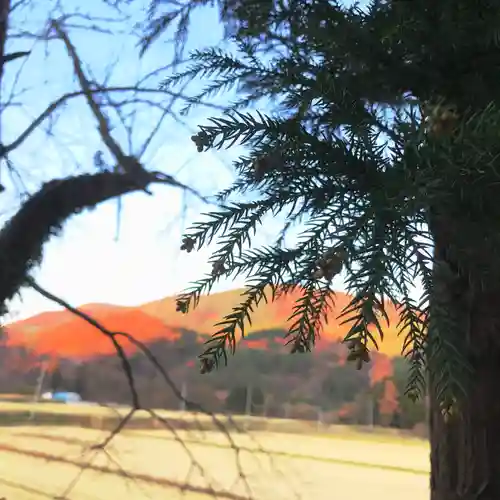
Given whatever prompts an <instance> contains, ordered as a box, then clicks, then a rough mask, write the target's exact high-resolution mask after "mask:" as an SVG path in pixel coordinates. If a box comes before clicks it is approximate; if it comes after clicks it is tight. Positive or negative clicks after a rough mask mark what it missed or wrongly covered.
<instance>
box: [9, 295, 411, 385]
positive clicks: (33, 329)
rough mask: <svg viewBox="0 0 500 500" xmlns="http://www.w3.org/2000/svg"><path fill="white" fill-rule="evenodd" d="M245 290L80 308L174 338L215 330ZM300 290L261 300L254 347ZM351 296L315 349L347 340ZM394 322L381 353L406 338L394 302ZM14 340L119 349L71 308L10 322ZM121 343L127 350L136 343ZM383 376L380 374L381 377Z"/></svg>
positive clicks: (85, 352) (86, 350)
mask: <svg viewBox="0 0 500 500" xmlns="http://www.w3.org/2000/svg"><path fill="white" fill-rule="evenodd" d="M241 292H242V290H231V291H229V292H223V293H215V294H213V295H210V296H205V297H202V298H201V300H200V303H199V306H198V307H197V308H196V309H195V310H194V311H192V312H190V313H189V314H186V315H183V314H180V313H178V312H176V305H175V297H167V298H165V299H161V300H158V301H154V302H150V303H147V304H144V305H142V306H138V307H121V306H115V305H111V304H87V305H85V306H82V307H81V309H82V310H83V311H85V312H86V313H88V314H89V315H90V316H92V317H93V318H95V319H96V320H97V321H99V322H100V323H102V324H103V325H104V326H105V327H107V328H109V329H110V330H120V331H124V332H127V333H130V334H131V335H133V336H134V337H135V338H136V339H137V340H140V341H142V342H145V343H147V342H151V341H153V340H160V339H174V338H177V337H178V336H179V335H180V333H179V330H180V329H187V330H191V331H195V332H198V333H200V334H205V335H210V334H212V333H214V332H215V327H214V324H215V323H216V322H217V321H220V319H221V318H222V317H223V316H224V315H225V314H228V313H229V312H230V311H231V309H232V307H234V306H235V305H237V304H238V303H239V301H240V300H241ZM298 297H299V294H298V292H295V293H294V294H290V295H286V296H283V297H280V298H279V299H278V300H277V301H276V302H274V303H270V304H265V303H261V304H260V305H259V307H257V308H256V310H255V312H254V314H253V315H252V324H251V325H248V327H247V330H246V333H247V334H248V341H249V342H248V344H249V346H252V347H259V348H266V346H267V343H266V341H263V340H257V339H255V340H253V339H252V335H251V333H252V332H256V331H262V330H274V329H276V330H285V329H286V328H287V326H288V325H289V323H288V318H289V316H290V314H291V313H292V309H293V306H294V302H295V300H296V299H297V298H298ZM350 299H351V298H350V296H348V295H347V294H345V293H342V292H338V293H337V295H336V300H335V309H334V310H333V311H332V312H331V314H330V315H329V317H328V324H327V325H325V329H324V332H323V335H322V337H321V338H320V339H319V340H318V342H317V344H316V349H322V347H323V346H326V345H327V344H331V342H332V341H339V340H342V339H343V338H344V336H345V334H346V333H347V331H348V328H349V327H348V325H341V324H340V322H341V321H339V320H338V319H337V316H338V314H339V313H340V311H341V310H342V308H344V307H345V306H346V305H347V304H348V303H349V301H350ZM387 314H388V316H389V318H390V326H385V329H384V341H383V342H381V343H380V347H381V352H382V353H384V354H386V355H387V356H390V357H392V356H397V355H400V353H401V346H402V339H401V338H399V337H398V336H397V334H396V327H397V323H398V319H399V318H398V313H397V311H396V308H395V306H394V305H392V304H388V305H387ZM6 329H7V333H8V335H9V342H11V343H13V344H23V345H26V346H28V347H30V348H32V349H34V350H35V351H36V352H38V353H46V354H49V353H57V354H58V355H59V356H69V357H78V358H84V357H89V356H92V355H96V354H111V353H114V347H113V345H112V343H111V341H110V339H108V338H107V337H106V336H104V335H103V334H102V333H101V332H99V331H98V330H97V329H95V328H94V327H93V326H91V325H90V324H88V323H86V322H85V321H84V320H82V319H81V318H78V317H76V316H74V315H73V314H72V313H70V312H68V311H56V312H46V313H42V314H38V315H36V316H33V317H32V318H28V319H26V320H22V321H17V322H14V323H11V324H9V325H6ZM121 340H122V343H123V345H124V347H125V349H126V350H130V349H131V348H132V347H131V346H130V345H129V343H128V342H126V341H123V339H121ZM377 363H382V364H381V365H379V364H377V366H375V367H374V374H373V376H374V377H375V379H376V380H380V377H382V378H384V376H383V375H384V374H385V376H387V373H388V371H387V370H388V369H387V366H386V364H384V363H385V362H384V361H380V362H377ZM377 377H378V378H377Z"/></svg>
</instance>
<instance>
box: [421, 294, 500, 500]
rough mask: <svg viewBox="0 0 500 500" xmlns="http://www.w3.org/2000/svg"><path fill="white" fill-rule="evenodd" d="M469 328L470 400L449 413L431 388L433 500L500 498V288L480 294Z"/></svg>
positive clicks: (468, 398)
mask: <svg viewBox="0 0 500 500" xmlns="http://www.w3.org/2000/svg"><path fill="white" fill-rule="evenodd" d="M458 307H460V304H458ZM470 331H471V339H472V343H471V346H470V352H469V356H468V358H469V361H470V363H471V365H472V368H473V370H474V373H473V377H472V383H471V385H470V386H469V391H468V395H467V398H466V400H465V401H464V402H463V403H462V405H461V406H460V407H459V410H458V411H457V412H455V413H453V414H452V415H450V416H448V418H446V417H445V416H443V414H442V413H441V411H440V409H439V408H438V407H437V405H436V404H435V398H432V393H431V400H434V401H433V404H432V409H431V416H430V419H431V421H430V428H431V500H493V499H495V500H498V499H500V287H499V288H498V289H496V290H488V291H482V292H479V293H478V294H477V295H476V298H475V301H474V307H473V308H472V314H471V323H470ZM431 390H432V383H431Z"/></svg>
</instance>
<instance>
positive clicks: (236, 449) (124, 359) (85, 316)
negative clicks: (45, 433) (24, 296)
mask: <svg viewBox="0 0 500 500" xmlns="http://www.w3.org/2000/svg"><path fill="white" fill-rule="evenodd" d="M27 283H28V284H29V285H30V286H31V287H32V288H33V289H34V290H36V291H37V292H38V293H39V294H40V295H42V296H43V297H45V298H46V299H48V300H50V301H51V302H54V303H56V304H58V305H59V306H61V307H63V308H64V309H66V310H68V311H69V312H71V313H72V314H74V315H75V316H78V317H79V318H81V319H83V320H84V321H86V322H87V323H89V324H90V325H92V326H93V327H94V328H96V329H97V330H99V331H100V332H101V333H103V334H104V335H105V336H106V337H108V338H109V339H110V340H111V341H112V343H113V346H114V347H115V349H116V351H117V354H118V356H119V358H120V361H121V363H122V367H123V370H124V372H125V375H126V378H127V382H128V384H129V388H130V391H131V393H132V402H133V404H132V408H131V409H130V411H129V412H128V413H127V414H126V415H125V417H124V418H123V419H122V420H120V422H119V424H118V425H117V426H116V427H115V429H113V430H112V431H111V433H110V434H109V435H108V436H107V437H106V439H105V440H104V441H103V442H101V443H99V444H96V445H94V446H93V448H96V449H97V448H103V447H105V446H107V445H108V444H109V443H110V442H111V441H112V439H113V438H114V437H115V436H116V435H117V434H119V433H120V431H121V430H122V429H123V428H124V427H125V425H126V424H127V422H128V421H130V419H131V418H132V417H133V416H134V414H135V412H136V411H137V410H140V409H142V410H145V411H147V412H148V413H149V414H150V415H151V416H153V417H155V418H156V419H157V420H159V421H160V422H162V423H163V424H164V425H165V426H166V427H168V428H169V430H170V431H171V432H172V433H173V434H174V438H175V440H176V441H177V442H178V443H179V444H180V445H181V446H182V448H183V449H184V451H185V452H186V453H188V455H189V457H190V459H191V461H192V463H193V464H194V465H195V467H196V468H197V469H198V470H200V472H203V474H205V472H204V469H203V467H202V466H201V464H199V463H198V461H197V460H196V458H195V457H194V455H193V454H192V453H191V451H190V450H189V449H188V447H187V445H186V443H185V442H184V441H183V439H182V438H181V437H180V436H179V435H178V433H177V431H176V430H175V428H174V427H173V426H171V425H170V423H169V422H168V420H167V419H165V418H163V417H161V416H160V415H158V414H157V413H156V412H155V411H154V410H152V409H148V408H143V407H141V406H140V403H139V398H138V395H137V391H136V389H135V384H134V381H133V373H132V367H131V366H130V362H129V360H128V358H127V356H126V354H125V352H124V350H123V348H122V346H121V345H120V343H119V342H118V341H117V339H116V337H118V336H120V337H125V338H126V339H127V340H128V341H129V342H131V343H132V344H133V345H135V346H136V347H137V348H138V349H139V350H140V351H142V352H143V353H144V354H145V355H146V357H147V358H148V360H149V361H150V362H151V363H152V364H153V366H154V367H155V368H156V369H157V370H158V372H159V373H160V374H161V376H162V378H163V379H164V380H165V382H166V383H167V384H168V386H169V387H170V388H171V389H172V391H173V392H174V394H175V395H176V396H177V397H178V398H179V399H180V400H182V401H184V402H185V403H186V405H189V406H190V407H191V408H193V409H195V410H197V411H199V412H200V413H203V414H205V415H208V416H210V417H211V419H212V422H213V423H214V424H215V426H216V427H217V428H218V429H219V430H220V431H221V432H222V433H223V434H224V435H225V436H226V438H227V439H228V442H229V444H230V447H231V449H232V450H233V451H234V452H235V455H236V462H237V468H238V474H239V477H240V478H242V479H244V478H245V474H244V472H243V467H242V465H241V458H240V452H241V450H240V448H239V447H238V446H237V444H236V443H235V442H234V439H233V437H232V436H231V433H230V431H229V430H228V429H227V428H226V427H225V425H224V424H223V423H222V422H221V421H220V420H219V419H218V418H217V415H215V414H214V413H212V412H209V411H207V410H205V409H204V408H203V407H202V406H201V405H200V404H198V403H194V402H193V401H190V400H188V399H187V398H185V397H184V396H183V395H182V393H181V391H180V390H179V389H178V387H177V386H176V385H175V383H174V382H173V380H172V379H171V377H170V376H169V375H168V373H167V371H166V370H165V369H164V368H163V366H162V365H161V364H160V363H159V362H158V360H157V359H156V357H155V356H154V354H153V353H152V352H151V351H150V349H148V347H147V346H146V345H145V344H144V343H142V342H140V341H139V340H137V339H136V338H134V336H133V335H131V334H130V333H127V332H120V331H112V330H109V329H108V328H106V327H105V326H104V325H103V324H101V323H100V322H99V321H97V320H95V319H94V318H92V316H90V315H88V314H87V313H85V312H83V311H81V310H79V309H78V308H76V307H74V306H72V305H71V304H69V303H68V302H66V301H65V300H63V299H61V298H60V297H57V296H56V295H54V294H52V293H50V292H49V291H47V290H45V289H44V288H43V287H41V286H40V285H39V284H38V283H37V282H36V281H35V280H34V279H33V278H28V279H27ZM230 421H231V424H232V425H234V426H235V428H236V429H237V430H238V431H239V432H241V429H239V428H238V427H237V426H236V424H235V422H234V421H232V419H230ZM258 451H261V452H265V451H264V450H263V449H262V447H260V449H258ZM244 480H245V486H246V488H247V491H250V487H249V485H248V482H247V481H246V479H244Z"/></svg>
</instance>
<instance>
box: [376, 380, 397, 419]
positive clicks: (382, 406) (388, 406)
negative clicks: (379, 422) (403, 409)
mask: <svg viewBox="0 0 500 500" xmlns="http://www.w3.org/2000/svg"><path fill="white" fill-rule="evenodd" d="M378 405H379V406H378V408H379V411H380V413H381V414H382V415H392V414H393V413H394V412H395V411H396V410H397V409H398V391H397V389H396V386H395V385H394V382H393V381H392V380H386V381H385V383H384V393H383V395H382V397H381V398H380V401H379V402H378Z"/></svg>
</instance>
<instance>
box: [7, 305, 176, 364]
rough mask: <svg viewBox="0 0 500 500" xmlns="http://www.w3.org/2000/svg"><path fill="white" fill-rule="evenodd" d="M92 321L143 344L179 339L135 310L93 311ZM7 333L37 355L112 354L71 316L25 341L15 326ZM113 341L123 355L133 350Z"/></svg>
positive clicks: (108, 346) (91, 330) (96, 332)
mask: <svg viewBox="0 0 500 500" xmlns="http://www.w3.org/2000/svg"><path fill="white" fill-rule="evenodd" d="M61 314H65V313H64V312H63V313H61ZM92 317H93V318H94V319H95V320H97V321H98V322H99V323H100V324H101V325H103V326H104V327H105V328H107V329H109V330H110V331H118V332H120V331H121V332H127V333H129V334H131V335H133V336H134V337H135V338H137V339H138V340H141V341H142V342H145V343H147V342H150V341H153V340H157V339H161V338H168V339H174V338H176V337H178V336H179V332H177V331H174V330H172V329H171V328H169V327H167V326H166V325H165V324H163V323H162V322H161V321H160V320H159V319H157V318H154V317H152V316H149V315H147V314H145V313H143V312H142V311H140V310H137V309H126V310H123V311H122V310H116V311H115V310H111V311H109V310H106V309H105V310H95V311H94V312H93V314H92ZM18 326H19V325H18ZM7 330H8V333H9V339H10V342H11V343H26V344H28V345H29V347H30V348H31V349H33V350H34V351H35V352H37V353H39V354H49V355H51V354H52V355H54V354H55V355H57V356H59V357H69V358H86V357H91V356H95V355H96V354H102V355H107V354H114V353H115V352H116V351H115V347H114V345H113V343H112V342H111V340H110V338H109V337H107V336H106V335H104V334H103V333H102V332H100V331H99V330H98V329H96V328H94V327H93V326H92V325H90V324H89V323H88V322H86V321H84V320H83V319H81V318H79V317H77V316H75V315H71V317H70V318H67V317H66V316H65V317H64V320H63V317H61V321H59V322H50V323H49V325H48V326H47V327H45V328H43V327H41V328H38V330H36V332H34V333H33V332H32V334H31V335H30V336H29V339H26V338H25V339H23V338H22V337H21V335H19V328H17V329H16V324H15V323H14V324H13V325H12V326H8V327H7ZM16 333H17V335H16ZM117 340H118V341H119V342H120V344H121V345H122V346H123V348H124V350H125V351H126V352H130V351H131V350H133V349H134V348H133V346H132V345H131V344H130V342H129V341H127V340H126V339H124V338H123V337H120V336H118V337H117ZM23 341H24V342H23Z"/></svg>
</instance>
